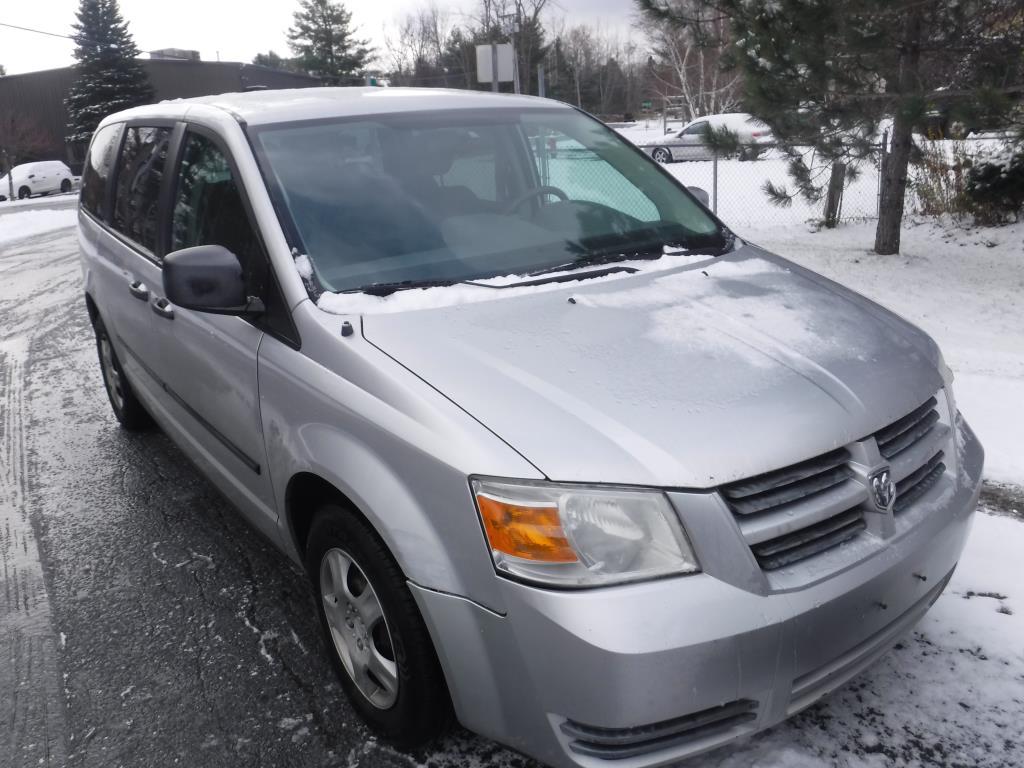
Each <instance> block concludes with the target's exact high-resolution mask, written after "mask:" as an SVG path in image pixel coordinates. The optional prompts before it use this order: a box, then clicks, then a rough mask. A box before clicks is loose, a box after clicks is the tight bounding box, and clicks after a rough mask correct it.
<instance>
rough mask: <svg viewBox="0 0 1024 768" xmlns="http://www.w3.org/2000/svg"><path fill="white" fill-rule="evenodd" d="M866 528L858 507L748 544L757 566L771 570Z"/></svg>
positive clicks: (835, 543) (840, 541) (824, 548)
mask: <svg viewBox="0 0 1024 768" xmlns="http://www.w3.org/2000/svg"><path fill="white" fill-rule="evenodd" d="M866 527H867V524H866V523H865V522H864V511H863V510H862V509H861V508H860V507H855V508H854V509H851V510H848V511H846V512H844V513H842V514H840V515H836V516H835V517H831V518H829V519H828V520H824V521H822V522H820V523H817V524H815V525H811V526H808V527H806V528H801V529H800V530H799V531H795V532H793V533H791V534H787V535H785V536H779V537H778V538H775V539H772V540H771V541H768V542H764V543H762V544H755V545H754V546H752V547H751V549H752V550H753V552H754V557H755V558H757V562H758V563H759V564H760V566H761V568H762V569H763V570H766V571H773V570H775V569H777V568H782V567H783V566H786V565H790V564H791V563H795V562H797V561H798V560H803V559H805V558H808V557H810V556H811V555H816V554H818V553H819V552H824V551H825V550H827V549H831V548H832V547H835V546H838V545H839V544H842V543H843V542H844V541H847V540H848V539H852V538H853V537H854V536H856V535H857V534H859V533H860V532H861V531H863V530H864V529H865V528H866Z"/></svg>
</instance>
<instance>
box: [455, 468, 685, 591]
mask: <svg viewBox="0 0 1024 768" xmlns="http://www.w3.org/2000/svg"><path fill="white" fill-rule="evenodd" d="M472 487H473V495H474V497H475V498H476V505H477V510H478V511H479V513H480V519H481V520H482V521H483V525H484V532H485V533H486V534H487V541H488V543H489V544H490V547H491V557H493V558H494V565H495V567H496V568H497V569H498V570H499V571H503V572H504V573H508V574H510V575H513V576H516V577H518V578H520V579H523V580H525V581H531V582H536V583H541V584H548V585H553V586H562V587H593V586H600V585H605V584H614V583H619V582H624V581H637V580H639V579H651V578H655V577H658V576H667V575H670V574H684V573H697V572H698V571H699V570H700V566H699V565H698V564H697V558H696V556H695V555H694V553H693V549H692V548H691V546H690V542H689V541H688V540H687V538H686V534H685V533H684V532H683V529H682V526H681V525H680V524H679V519H678V517H677V516H676V513H675V510H673V509H672V506H671V505H670V504H669V502H668V499H667V498H666V497H665V494H664V493H661V492H660V491H654V490H632V489H624V488H623V489H619V488H602V487H600V486H586V485H562V484H560V483H542V482H527V481H519V482H509V481H501V480H483V479H474V480H473V481H472Z"/></svg>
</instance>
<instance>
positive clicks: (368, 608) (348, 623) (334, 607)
mask: <svg viewBox="0 0 1024 768" xmlns="http://www.w3.org/2000/svg"><path fill="white" fill-rule="evenodd" d="M320 597H321V601H322V604H323V609H324V614H325V615H326V617H327V626H328V628H329V629H330V633H331V639H332V640H333V641H334V648H335V650H336V651H337V653H338V657H339V658H340V659H341V663H342V665H343V666H344V667H345V671H346V672H347V673H348V675H349V677H351V678H352V682H353V683H354V684H355V686H356V688H357V689H358V690H359V692H360V693H361V694H362V695H363V696H365V697H366V699H367V701H369V702H370V703H371V704H373V706H375V707H377V708H378V709H389V708H390V707H392V706H393V705H394V703H395V701H396V700H397V699H398V664H397V663H396V661H395V652H394V645H393V644H392V642H391V631H390V630H389V629H388V624H387V619H386V618H385V616H384V609H383V607H382V606H381V604H380V600H379V599H378V597H377V593H376V592H375V591H374V589H373V586H372V585H371V584H370V581H369V579H367V577H366V573H365V572H364V571H363V569H362V568H360V567H359V565H358V563H356V561H355V560H354V559H353V558H352V556H351V555H349V554H348V553H347V552H345V551H344V550H341V549H338V548H332V549H329V550H327V552H325V553H324V556H323V559H322V560H321V561H320Z"/></svg>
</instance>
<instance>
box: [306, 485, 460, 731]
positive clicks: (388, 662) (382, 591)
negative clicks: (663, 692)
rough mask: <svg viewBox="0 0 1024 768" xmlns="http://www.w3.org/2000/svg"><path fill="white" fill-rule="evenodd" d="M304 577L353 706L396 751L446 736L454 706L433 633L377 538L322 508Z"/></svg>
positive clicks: (344, 515)
mask: <svg viewBox="0 0 1024 768" xmlns="http://www.w3.org/2000/svg"><path fill="white" fill-rule="evenodd" d="M306 573H307V574H308V575H309V580H310V583H311V585H312V587H313V590H314V593H315V596H316V603H317V614H318V615H319V617H320V624H321V627H322V629H323V632H324V638H325V641H326V645H327V649H328V653H329V654H330V656H331V662H332V663H333V665H334V668H335V672H336V673H337V674H338V677H339V679H340V681H341V685H342V687H343V688H344V690H345V693H346V694H347V695H348V698H349V701H350V702H351V703H352V706H353V707H354V708H355V709H356V711H357V712H359V714H360V715H362V717H363V719H364V720H365V721H366V722H367V723H368V724H369V725H370V726H371V727H372V728H373V729H374V730H376V731H377V732H378V733H380V734H381V735H382V736H383V737H384V738H386V739H387V740H388V741H391V742H392V743H394V744H396V745H397V746H399V747H402V748H405V749H413V748H417V747H421V746H423V745H425V744H427V743H429V742H431V741H433V740H434V739H435V738H437V737H438V736H439V735H441V734H442V733H443V732H444V731H445V730H447V728H448V726H449V724H450V722H451V719H452V714H451V711H452V710H451V701H450V699H449V696H448V688H447V686H446V685H445V681H444V675H443V673H442V672H441V665H440V663H439V662H438V660H437V655H436V653H435V652H434V646H433V643H432V642H431V640H430V634H429V633H428V632H427V628H426V625H425V624H424V623H423V618H422V617H421V616H420V612H419V609H418V608H417V606H416V601H415V600H414V599H413V597H412V594H411V593H410V592H409V587H408V585H407V584H406V580H405V577H404V576H403V575H402V572H401V570H400V569H399V568H398V565H397V564H396V563H395V561H394V559H393V558H392V557H391V554H390V553H389V552H388V550H387V547H385V545H384V543H383V542H382V541H381V540H380V538H379V537H378V536H377V534H376V533H375V532H374V531H373V530H372V529H371V528H370V526H369V525H368V524H367V523H365V522H364V521H363V520H362V519H360V518H359V517H357V516H356V515H355V514H353V513H352V512H351V511H349V510H347V509H344V508H342V507H340V506H337V505H334V504H327V505H324V506H323V507H322V508H321V509H320V510H319V511H318V512H317V514H316V517H315V518H314V520H313V524H312V526H311V527H310V531H309V537H308V539H307V544H306Z"/></svg>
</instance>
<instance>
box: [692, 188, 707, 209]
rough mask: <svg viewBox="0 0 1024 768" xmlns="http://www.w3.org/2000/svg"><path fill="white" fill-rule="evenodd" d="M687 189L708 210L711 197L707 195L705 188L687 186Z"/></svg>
mask: <svg viewBox="0 0 1024 768" xmlns="http://www.w3.org/2000/svg"><path fill="white" fill-rule="evenodd" d="M687 189H688V190H689V191H690V194H691V195H693V196H694V197H696V198H697V199H698V200H699V201H700V204H701V205H703V206H704V207H705V208H707V209H709V210H710V208H711V197H710V196H709V195H708V191H707V190H706V189H702V188H701V187H687Z"/></svg>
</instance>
